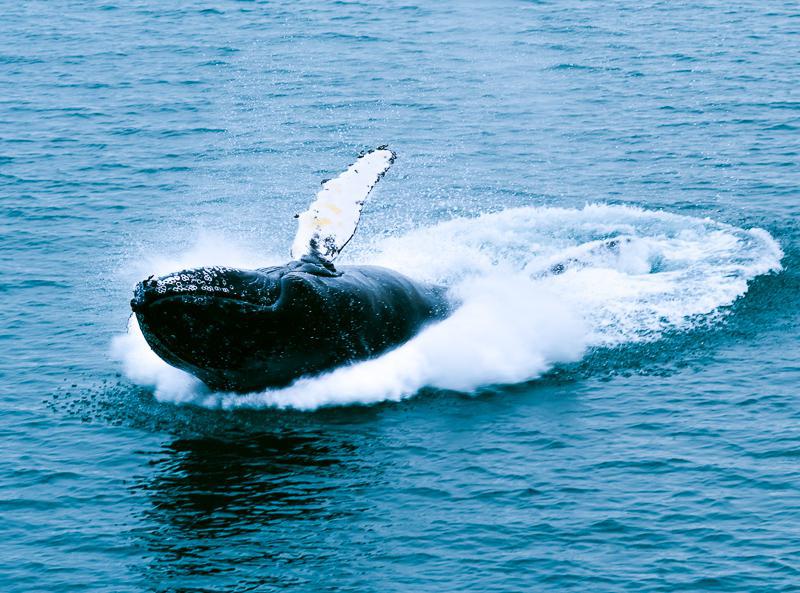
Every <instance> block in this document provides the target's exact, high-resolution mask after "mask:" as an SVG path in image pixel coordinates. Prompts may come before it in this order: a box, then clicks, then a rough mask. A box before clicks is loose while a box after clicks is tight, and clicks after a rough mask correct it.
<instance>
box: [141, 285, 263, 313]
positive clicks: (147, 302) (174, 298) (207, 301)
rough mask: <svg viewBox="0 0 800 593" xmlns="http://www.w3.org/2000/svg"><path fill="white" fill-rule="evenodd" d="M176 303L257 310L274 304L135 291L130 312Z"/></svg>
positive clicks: (198, 294) (188, 293)
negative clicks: (234, 306) (155, 294)
mask: <svg viewBox="0 0 800 593" xmlns="http://www.w3.org/2000/svg"><path fill="white" fill-rule="evenodd" d="M176 302H180V303H185V304H187V305H194V306H197V307H203V306H211V305H214V304H219V305H223V304H224V305H229V306H230V305H239V306H240V307H243V308H259V309H266V308H269V307H271V306H273V305H274V304H275V303H274V302H273V303H269V304H268V303H265V302H263V301H255V300H248V299H246V298H240V297H238V296H233V295H231V296H223V295H218V294H208V293H202V292H184V293H172V294H163V295H158V296H155V297H152V296H150V295H148V294H147V293H146V292H145V291H141V292H140V291H138V290H137V291H136V293H135V294H134V297H133V298H132V299H131V310H132V311H133V312H134V313H140V314H142V313H146V312H147V311H148V310H150V309H151V307H154V306H156V305H166V304H173V303H176Z"/></svg>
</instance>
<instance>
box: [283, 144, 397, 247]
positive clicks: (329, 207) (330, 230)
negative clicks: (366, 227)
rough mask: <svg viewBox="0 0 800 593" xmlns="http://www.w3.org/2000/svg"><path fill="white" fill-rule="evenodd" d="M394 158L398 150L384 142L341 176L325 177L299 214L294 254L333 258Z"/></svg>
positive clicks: (354, 226) (354, 230)
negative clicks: (308, 203) (319, 188)
mask: <svg viewBox="0 0 800 593" xmlns="http://www.w3.org/2000/svg"><path fill="white" fill-rule="evenodd" d="M394 159H395V154H394V152H392V151H391V150H389V149H388V148H387V147H385V146H381V147H378V148H376V149H374V150H371V151H369V152H367V153H365V154H362V155H361V156H359V157H358V159H357V160H356V162H354V163H353V164H352V165H350V166H349V167H348V168H347V170H346V171H345V172H344V173H342V174H341V175H339V176H338V177H336V178H334V179H329V180H327V181H324V182H323V183H322V189H321V190H320V191H319V193H317V197H316V199H315V200H314V202H312V203H311V205H310V206H309V207H308V210H306V211H305V212H303V213H302V214H300V215H298V216H297V218H298V228H297V235H296V236H295V238H294V242H293V243H292V258H293V259H300V258H301V257H303V256H307V255H310V256H317V257H320V258H322V259H323V260H325V261H328V262H332V261H333V260H334V259H335V258H336V256H337V255H339V252H340V251H341V250H342V249H343V248H344V246H345V245H347V243H348V241H350V239H351V238H352V237H353V235H354V234H355V232H356V227H357V226H358V219H359V218H360V217H361V209H362V208H363V207H364V202H365V201H366V199H367V196H368V195H369V192H370V191H372V188H373V187H375V184H376V183H378V181H379V180H380V178H381V177H383V174H384V173H386V171H387V170H388V169H389V167H390V166H391V165H392V163H393V162H394Z"/></svg>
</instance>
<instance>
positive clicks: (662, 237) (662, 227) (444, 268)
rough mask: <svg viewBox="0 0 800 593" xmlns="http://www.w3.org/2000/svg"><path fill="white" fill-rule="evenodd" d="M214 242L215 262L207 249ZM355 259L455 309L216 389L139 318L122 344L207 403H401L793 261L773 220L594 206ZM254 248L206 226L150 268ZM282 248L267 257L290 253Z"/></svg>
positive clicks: (455, 224)
mask: <svg viewBox="0 0 800 593" xmlns="http://www.w3.org/2000/svg"><path fill="white" fill-rule="evenodd" d="M212 254H213V262H212V261H210V260H209V259H204V258H208V257H211V256H212ZM350 257H351V258H353V259H355V260H356V261H358V262H361V263H370V264H376V265H383V266H386V267H390V268H392V269H395V270H398V271H400V272H403V273H405V274H407V275H408V276H411V277H413V278H416V279H418V280H421V281H426V282H431V283H436V284H441V285H444V286H446V287H448V294H449V298H450V299H451V300H452V301H453V303H454V304H455V305H456V309H455V312H454V313H453V315H451V316H450V317H449V318H447V319H445V320H443V321H441V322H439V323H436V324H433V325H430V326H428V327H427V328H425V329H424V330H423V331H422V332H420V333H419V334H418V335H417V336H416V337H414V338H413V339H412V340H410V341H409V342H407V343H405V344H403V345H402V346H400V347H398V348H396V349H394V350H392V351H390V352H388V353H386V354H383V355H382V356H379V357H376V358H373V359H370V360H366V361H362V362H358V363H354V364H350V365H347V366H343V367H340V368H337V369H335V370H333V371H331V372H328V373H325V374H322V375H319V376H315V377H304V378H301V379H299V380H297V381H295V382H294V383H292V384H291V385H289V386H287V387H284V388H281V389H268V390H265V391H262V392H257V393H250V394H232V393H214V392H210V391H209V390H208V389H207V388H205V387H204V386H203V385H202V383H200V381H198V380H197V379H196V378H194V377H193V376H191V375H189V374H187V373H184V372H183V371H180V370H178V369H175V368H173V367H171V366H169V365H167V364H166V363H164V362H163V361H162V360H161V359H159V358H158V357H157V356H156V355H155V354H154V353H153V352H152V351H151V350H150V348H149V347H148V346H147V343H146V342H145V340H144V338H143V336H142V335H141V332H139V330H138V325H137V324H136V323H135V321H133V320H132V322H131V323H130V324H129V329H128V332H127V333H126V334H124V335H121V336H117V337H115V338H114V340H113V343H112V355H113V357H114V358H116V359H117V360H119V361H121V362H122V364H123V368H124V372H125V374H126V375H127V376H128V377H129V378H130V379H131V380H132V381H134V382H135V383H138V384H141V385H147V386H150V387H152V388H154V393H155V396H156V398H157V399H159V400H160V401H165V402H173V403H193V404H197V405H202V406H207V407H222V408H237V407H253V408H259V407H278V408H296V409H303V410H312V409H316V408H318V407H321V406H332V405H348V404H369V403H375V402H380V401H387V400H393V401H396V400H400V399H403V398H406V397H409V396H412V395H414V394H415V393H417V392H419V391H420V390H421V389H423V388H436V389H448V390H456V391H460V392H465V393H470V392H473V391H475V390H477V389H479V388H481V387H484V386H487V385H496V384H513V383H519V382H523V381H529V380H532V379H536V378H537V377H540V376H541V375H542V374H543V373H545V372H547V371H548V370H549V369H551V368H553V367H554V366H555V365H558V364H564V363H569V362H574V361H578V360H580V359H581V358H582V357H583V356H584V354H585V353H586V352H587V350H588V349H590V348H595V347H612V348H613V347H616V346H620V345H624V344H631V343H637V342H645V341H653V340H657V339H659V338H660V337H661V336H662V335H663V334H664V333H665V332H668V331H681V330H691V329H692V328H693V327H696V326H698V325H699V324H708V323H713V322H714V321H716V320H717V319H718V318H719V317H721V316H723V315H725V307H727V306H728V305H730V304H732V303H733V302H734V301H736V299H738V298H740V297H741V296H743V295H744V294H745V293H746V292H747V286H748V282H749V281H751V280H752V279H753V278H755V277H756V276H759V275H761V274H766V273H770V272H777V271H779V270H780V269H781V266H780V260H781V258H782V257H783V254H782V252H781V249H780V247H779V245H778V244H777V242H776V241H775V240H774V239H773V238H772V237H771V236H770V235H769V234H768V233H767V232H766V231H764V230H761V229H749V230H745V229H741V228H737V227H734V226H731V225H727V224H724V223H720V222H715V221H713V220H711V219H708V218H704V219H699V218H692V217H688V216H681V215H677V214H670V213H666V212H660V211H650V210H645V209H641V208H637V207H630V206H612V205H605V204H591V205H587V206H586V207H584V208H582V209H563V208H534V207H525V208H515V209H510V210H504V211H502V212H496V213H491V214H483V215H481V216H477V217H475V218H462V219H455V220H451V221H448V222H443V223H439V224H436V225H433V226H430V227H426V228H422V229H419V230H416V231H414V232H411V233H409V234H407V235H404V236H402V237H393V238H381V239H376V240H374V241H373V242H371V243H367V244H366V245H364V246H363V247H362V248H361V249H359V250H354V252H353V253H352V254H351V255H350ZM254 259H255V258H254V257H252V255H249V254H248V253H247V252H246V250H241V249H232V248H231V247H230V245H229V244H228V243H226V242H224V241H222V240H221V238H219V237H209V236H206V237H204V238H202V240H201V241H200V242H199V243H198V245H196V246H195V248H194V249H192V250H190V251H188V252H186V253H184V254H181V255H180V256H178V257H174V258H168V257H160V258H159V259H158V260H157V261H153V262H150V265H151V266H152V267H151V268H150V271H148V272H147V273H148V274H149V273H152V272H153V271H156V272H162V271H163V272H167V271H174V270H176V269H180V268H182V267H187V266H194V265H210V264H212V263H213V264H225V265H231V266H237V265H239V266H248V265H249V266H252V262H253V260H254ZM269 259H270V261H269V262H263V259H262V263H261V265H265V263H274V262H275V261H280V258H269ZM137 267H139V268H140V269H141V266H137Z"/></svg>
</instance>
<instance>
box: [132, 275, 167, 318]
mask: <svg viewBox="0 0 800 593" xmlns="http://www.w3.org/2000/svg"><path fill="white" fill-rule="evenodd" d="M158 287H159V284H158V280H156V279H155V278H153V276H150V277H149V278H147V279H146V280H142V281H141V282H139V284H137V285H136V288H134V290H133V298H132V299H131V310H132V311H133V312H134V313H138V312H141V311H144V309H145V308H146V307H147V305H148V304H150V303H152V302H153V301H155V300H157V299H158V297H159V294H160V293H159V292H158ZM162 292H163V291H162Z"/></svg>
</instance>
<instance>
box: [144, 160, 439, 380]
mask: <svg viewBox="0 0 800 593" xmlns="http://www.w3.org/2000/svg"><path fill="white" fill-rule="evenodd" d="M394 160H395V154H394V152H392V151H391V150H389V149H388V148H387V147H386V146H381V147H378V148H377V149H374V150H371V151H369V152H366V153H362V154H361V155H360V156H359V158H358V159H357V160H356V161H355V162H354V163H353V164H352V165H350V166H349V167H348V168H347V170H346V171H344V172H343V173H342V174H341V175H339V176H338V177H336V178H335V179H331V180H327V181H324V182H323V184H322V188H321V189H320V191H319V192H318V194H317V196H316V199H315V201H314V202H312V204H311V205H310V207H309V209H308V210H307V211H306V212H304V213H302V214H300V215H298V216H297V218H298V230H297V234H296V236H295V239H294V241H293V243H292V248H291V257H292V260H291V261H290V262H289V263H287V264H285V265H283V266H275V267H269V268H261V269H255V270H244V269H235V268H224V267H217V266H215V267H205V268H195V269H190V270H182V271H179V272H175V273H173V274H168V275H166V276H162V277H160V278H154V277H153V276H151V277H149V278H147V279H146V280H144V281H142V282H140V283H139V284H138V285H137V286H136V288H135V290H134V295H133V299H132V300H131V309H132V310H133V312H134V314H135V315H136V319H137V321H138V323H139V326H140V328H141V330H142V334H143V335H144V337H145V339H146V340H147V343H148V344H149V345H150V347H151V348H152V350H153V351H154V352H155V353H156V354H157V355H158V356H159V357H161V358H162V359H163V360H164V361H166V362H167V363H168V364H170V365H173V366H175V367H177V368H179V369H182V370H184V371H187V372H189V373H191V374H193V375H195V376H196V377H198V378H199V379H200V380H201V381H203V382H204V383H205V384H206V385H208V387H210V388H211V389H214V390H226V391H240V392H245V391H254V390H258V389H263V388H266V387H272V386H281V385H286V384H288V383H290V382H292V381H293V380H294V379H297V378H299V377H301V376H303V375H310V374H317V373H320V372H322V371H325V370H328V369H331V368H334V367H336V366H339V365H341V364H344V363H348V362H351V361H357V360H361V359H366V358H370V357H373V356H376V355H378V354H380V353H382V352H385V351H387V350H389V349H391V348H393V347H395V346H398V345H400V344H402V343H403V342H406V341H407V340H409V339H410V338H411V337H412V336H414V335H415V334H416V333H417V332H418V331H419V330H420V328H422V326H423V325H425V324H426V323H428V322H431V321H433V320H436V319H440V318H443V317H444V316H446V315H447V314H448V312H449V311H448V304H447V301H446V299H445V295H444V289H443V288H441V287H436V286H429V285H426V284H421V283H419V282H416V281H414V280H411V279H410V278H408V277H406V276H404V275H402V274H400V273H398V272H396V271H393V270H389V269H386V268H381V267H377V266H338V267H337V266H334V260H335V258H336V256H337V255H338V254H339V253H340V252H341V251H342V249H343V248H344V246H345V245H346V244H347V243H348V242H349V241H350V239H351V238H352V236H353V234H354V233H355V230H356V227H357V225H358V221H359V218H360V215H361V211H362V208H363V206H364V203H365V201H366V199H367V196H368V195H369V193H370V192H371V191H372V188H373V187H374V186H375V184H376V183H377V182H378V181H379V180H380V179H381V178H382V177H383V175H384V174H385V173H386V171H387V170H388V169H389V167H390V166H391V165H392V163H393V162H394Z"/></svg>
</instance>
